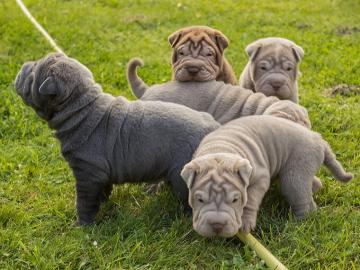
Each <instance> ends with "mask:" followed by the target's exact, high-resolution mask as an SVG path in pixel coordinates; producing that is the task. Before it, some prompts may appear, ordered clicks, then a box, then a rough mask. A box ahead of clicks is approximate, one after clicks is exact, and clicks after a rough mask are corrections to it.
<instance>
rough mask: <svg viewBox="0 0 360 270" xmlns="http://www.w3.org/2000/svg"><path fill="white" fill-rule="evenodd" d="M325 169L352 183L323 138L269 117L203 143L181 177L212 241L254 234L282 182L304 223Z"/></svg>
mask: <svg viewBox="0 0 360 270" xmlns="http://www.w3.org/2000/svg"><path fill="white" fill-rule="evenodd" d="M321 164H325V165H326V166H327V167H328V168H329V169H330V171H331V172H332V174H333V175H334V176H335V178H336V179H338V180H340V181H342V182H347V181H350V180H351V179H352V175H351V174H349V173H346V172H345V171H344V169H343V167H342V166H341V164H340V163H339V162H338V161H337V160H336V157H335V155H334V153H333V152H332V151H331V149H330V146H329V145H328V143H327V142H326V141H325V140H323V139H322V138H321V136H320V134H318V133H316V132H313V131H310V130H309V129H306V128H304V127H302V126H300V125H297V124H295V123H292V122H290V121H288V120H285V119H281V118H277V117H273V116H267V115H261V116H250V117H244V118H240V119H236V120H234V121H232V122H229V123H228V124H226V125H223V126H222V127H220V128H219V129H217V130H215V131H214V132H212V133H210V134H209V135H207V136H206V137H205V138H204V139H203V140H202V142H201V144H200V145H199V147H198V149H197V150H196V153H195V154H194V158H193V160H192V161H191V162H190V163H189V164H187V165H186V166H185V167H184V169H183V170H182V172H181V175H182V177H183V179H184V180H185V182H186V183H187V186H188V187H189V189H190V194H189V204H190V206H191V207H192V208H193V227H194V229H195V230H196V231H197V232H198V233H199V234H201V235H203V236H206V237H211V236H222V237H230V236H233V235H235V234H236V233H237V231H238V230H239V229H241V230H243V231H244V232H246V233H248V232H250V230H253V229H254V228H255V224H256V217H257V212H258V210H259V206H260V204H261V201H262V199H263V197H264V194H265V193H266V191H267V190H268V188H269V185H270V181H271V179H274V178H277V177H278V178H279V180H280V186H281V191H282V194H283V195H284V196H285V197H286V198H287V200H288V202H289V204H290V206H291V208H292V211H293V213H294V214H295V216H296V217H298V218H302V217H304V216H305V215H306V214H307V213H309V212H311V211H313V210H315V209H316V204H315V202H314V200H313V197H312V190H311V188H312V181H313V178H314V174H315V173H316V172H317V171H318V170H319V168H320V166H321Z"/></svg>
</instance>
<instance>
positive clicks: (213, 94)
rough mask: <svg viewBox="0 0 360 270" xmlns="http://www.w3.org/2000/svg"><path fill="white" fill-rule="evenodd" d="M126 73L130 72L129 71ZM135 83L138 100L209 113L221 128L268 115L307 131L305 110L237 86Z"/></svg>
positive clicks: (212, 82) (135, 63) (138, 81)
mask: <svg viewBox="0 0 360 270" xmlns="http://www.w3.org/2000/svg"><path fill="white" fill-rule="evenodd" d="M129 63H130V64H129V65H140V64H141V61H140V60H139V59H132V60H131V61H130V62H129ZM128 72H129V71H128ZM136 77H137V79H136V80H135V81H136V82H137V83H136V84H132V85H131V87H132V90H133V91H134V92H135V93H137V97H138V98H140V99H141V100H161V101H167V102H173V103H178V104H181V105H185V106H187V107H189V108H191V109H194V110H197V111H203V112H208V113H210V114H211V115H212V116H213V117H214V118H215V120H216V121H218V122H219V123H221V124H224V123H226V122H229V121H231V120H233V119H236V118H239V117H243V116H249V115H254V114H268V115H274V116H278V117H282V118H286V119H289V120H292V121H294V122H297V123H299V124H301V125H304V126H306V127H310V126H311V124H310V120H309V117H308V113H307V111H306V109H305V108H304V107H302V106H300V105H297V104H294V103H293V102H290V101H288V100H279V99H278V98H277V97H267V96H265V95H264V94H262V93H253V92H252V91H251V90H247V89H244V88H242V87H240V86H238V85H230V84H225V83H224V82H221V81H214V80H213V81H207V82H177V81H173V82H167V83H164V84H156V85H153V86H151V87H148V86H146V87H144V85H145V84H144V83H143V81H142V80H141V78H139V77H138V76H137V75H136Z"/></svg>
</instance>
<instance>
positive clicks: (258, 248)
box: [16, 0, 287, 270]
mask: <svg viewBox="0 0 360 270" xmlns="http://www.w3.org/2000/svg"><path fill="white" fill-rule="evenodd" d="M16 3H17V4H18V5H19V7H20V8H21V10H22V11H23V12H24V14H25V15H26V17H28V19H29V20H30V21H31V23H32V24H33V25H34V26H35V27H36V29H38V30H39V31H40V33H41V34H42V35H43V36H44V37H45V38H46V40H47V41H48V42H49V43H50V45H51V47H52V48H53V49H54V50H55V51H57V52H59V53H63V54H65V53H64V52H63V51H62V50H61V49H60V47H59V46H58V45H57V44H56V42H55V41H54V39H53V38H52V37H51V36H50V35H49V34H48V32H46V30H45V29H44V28H43V27H42V26H41V25H40V24H39V23H38V22H37V21H36V20H35V18H34V17H33V16H32V15H31V13H30V11H29V10H28V9H27V8H26V6H25V5H24V3H23V2H22V1H21V0H16ZM237 236H238V237H239V238H240V240H241V241H242V242H243V243H244V244H246V245H248V246H250V248H251V249H253V250H254V251H255V252H256V254H257V255H258V256H259V257H260V258H261V259H263V260H264V261H265V263H266V265H267V266H268V267H270V268H271V269H276V270H287V268H286V267H285V266H284V265H283V264H282V263H281V262H280V261H279V260H278V259H276V258H275V257H274V256H273V255H272V254H271V252H270V251H269V250H267V249H266V248H265V247H264V246H263V245H262V244H261V243H260V242H259V241H258V240H256V238H255V237H253V236H252V235H251V234H244V233H242V232H239V233H238V234H237Z"/></svg>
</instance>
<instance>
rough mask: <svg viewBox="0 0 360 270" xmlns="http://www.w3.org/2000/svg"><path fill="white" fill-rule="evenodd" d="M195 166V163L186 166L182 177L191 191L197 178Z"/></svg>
mask: <svg viewBox="0 0 360 270" xmlns="http://www.w3.org/2000/svg"><path fill="white" fill-rule="evenodd" d="M194 165H195V164H194V163H193V162H190V163H188V164H186V165H185V166H184V168H183V170H182V171H181V177H182V179H183V180H184V181H185V183H186V185H187V187H188V188H189V189H190V188H191V187H192V186H193V184H194V180H195V177H196V169H195V166H194Z"/></svg>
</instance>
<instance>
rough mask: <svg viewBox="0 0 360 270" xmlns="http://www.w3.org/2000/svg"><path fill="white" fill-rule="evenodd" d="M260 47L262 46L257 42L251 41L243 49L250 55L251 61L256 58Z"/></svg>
mask: <svg viewBox="0 0 360 270" xmlns="http://www.w3.org/2000/svg"><path fill="white" fill-rule="evenodd" d="M261 47H262V44H261V43H258V42H253V43H251V44H249V45H248V46H247V47H246V49H245V51H246V53H247V54H248V56H249V57H250V60H251V61H253V60H254V59H255V58H256V56H257V55H258V53H259V51H260V49H261Z"/></svg>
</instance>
